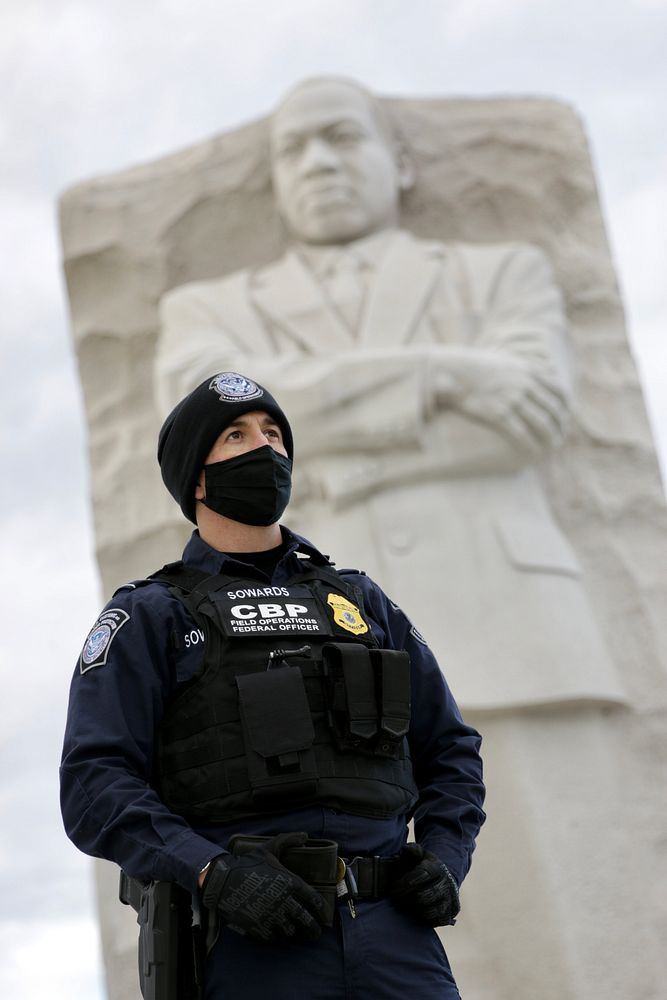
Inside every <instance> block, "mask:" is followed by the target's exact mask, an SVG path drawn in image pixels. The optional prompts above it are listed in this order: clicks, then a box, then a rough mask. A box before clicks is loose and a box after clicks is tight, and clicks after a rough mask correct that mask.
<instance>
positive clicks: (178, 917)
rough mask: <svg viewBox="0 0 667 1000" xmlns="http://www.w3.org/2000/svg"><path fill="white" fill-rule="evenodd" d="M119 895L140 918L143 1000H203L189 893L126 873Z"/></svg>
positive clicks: (196, 925)
mask: <svg viewBox="0 0 667 1000" xmlns="http://www.w3.org/2000/svg"><path fill="white" fill-rule="evenodd" d="M118 894H119V897H120V901H121V902H122V903H126V904H127V905H128V906H131V907H132V909H133V910H135V911H136V913H137V923H138V924H139V942H138V967H139V986H140V989H141V995H142V996H143V998H144V1000H201V997H202V996H203V976H202V972H203V944H202V940H201V928H200V927H199V922H198V920H197V919H196V914H194V918H193V908H192V896H191V895H190V893H188V892H186V891H185V889H182V888H181V887H180V886H179V885H177V884H176V883H175V882H140V881H139V880H138V879H135V878H131V877H130V876H129V875H127V874H126V873H125V872H123V871H121V873H120V886H119V893H118Z"/></svg>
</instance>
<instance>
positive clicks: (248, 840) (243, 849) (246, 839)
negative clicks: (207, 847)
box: [228, 833, 339, 927]
mask: <svg viewBox="0 0 667 1000" xmlns="http://www.w3.org/2000/svg"><path fill="white" fill-rule="evenodd" d="M273 839H274V838H273V837H255V836H245V835H244V834H240V833H237V834H234V836H233V837H230V840H229V845H228V846H229V851H230V853H231V854H233V855H234V856H235V857H241V856H243V855H244V854H249V853H250V852H251V851H253V850H256V849H257V847H260V846H262V845H264V844H266V843H268V841H270V840H273ZM280 862H281V864H282V865H284V866H285V868H287V870H288V871H290V872H292V874H293V875H298V876H299V878H301V879H303V881H304V882H306V883H307V884H308V885H310V886H312V887H313V889H317V891H318V892H319V893H320V895H321V896H322V897H323V899H324V902H325V904H326V905H325V911H324V914H323V916H322V920H323V923H325V924H326V925H327V927H332V926H333V921H334V913H335V910H336V899H337V894H336V884H337V882H338V878H337V874H338V872H339V862H338V844H337V843H336V842H335V841H334V840H317V839H314V838H309V839H308V840H307V841H306V843H305V844H304V845H303V846H300V847H286V848H285V849H284V850H283V852H282V854H281V856H280Z"/></svg>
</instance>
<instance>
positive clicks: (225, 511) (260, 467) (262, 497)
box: [202, 444, 292, 527]
mask: <svg viewBox="0 0 667 1000" xmlns="http://www.w3.org/2000/svg"><path fill="white" fill-rule="evenodd" d="M204 484H205V487H206V499H205V500H202V503H203V504H206V506H207V507H208V508H209V510H213V511H215V513H216V514H222V515H223V516H224V517H228V518H230V519H231V520H232V521H239V522H240V523H241V524H255V525H262V526H263V527H266V525H268V524H274V523H275V522H276V521H277V520H278V518H279V517H280V516H281V515H282V513H283V511H284V510H285V507H287V504H288V503H289V498H290V493H291V491H292V460H291V459H290V458H287V457H286V456H285V455H281V454H280V453H279V452H277V451H274V449H273V448H272V447H271V445H270V444H267V445H263V446H262V447H261V448H254V449H253V450H252V451H246V452H244V454H243V455H236V456H235V458H228V459H227V460H226V461H224V462H211V463H210V465H205V466H204Z"/></svg>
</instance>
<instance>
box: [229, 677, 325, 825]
mask: <svg viewBox="0 0 667 1000" xmlns="http://www.w3.org/2000/svg"><path fill="white" fill-rule="evenodd" d="M236 684H237V687H238V692H239V707H240V715H241V725H242V728H243V738H244V742H245V747H246V759H247V763H248V777H249V779H250V784H251V787H252V790H253V799H254V801H255V803H256V804H257V805H258V806H260V807H264V808H269V807H271V806H272V805H276V804H278V803H279V804H280V805H284V804H285V802H286V801H302V800H307V799H309V798H311V797H312V796H313V795H314V794H315V791H316V787H317V782H316V778H317V774H316V765H315V755H314V752H313V741H314V739H315V731H314V729H313V720H312V717H311V714H310V707H309V705H308V698H307V695H306V690H305V686H304V682H303V676H302V674H301V671H300V670H299V668H298V667H287V666H285V667H275V668H274V669H272V670H264V671H260V672H257V673H252V674H245V675H242V676H238V677H237V678H236Z"/></svg>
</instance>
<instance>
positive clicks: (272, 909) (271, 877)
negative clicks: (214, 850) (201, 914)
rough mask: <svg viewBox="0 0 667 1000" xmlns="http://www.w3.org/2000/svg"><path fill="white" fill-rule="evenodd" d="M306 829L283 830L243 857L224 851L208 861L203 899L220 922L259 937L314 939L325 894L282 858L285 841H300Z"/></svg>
mask: <svg viewBox="0 0 667 1000" xmlns="http://www.w3.org/2000/svg"><path fill="white" fill-rule="evenodd" d="M307 839H308V836H307V834H305V833H283V834H280V835H279V836H277V837H274V838H273V839H272V840H269V841H267V842H266V843H265V844H262V845H261V846H258V847H257V849H256V850H253V851H251V852H250V853H248V854H244V855H243V856H242V857H238V858H237V857H234V855H232V854H223V855H220V856H219V857H218V858H216V859H215V860H214V861H212V862H211V867H210V868H209V870H208V873H207V875H206V878H205V879H204V884H203V886H202V893H201V895H202V902H203V903H204V906H206V907H207V908H208V909H211V910H215V909H217V910H218V911H219V912H220V915H221V917H222V920H223V922H224V923H225V924H226V925H227V926H228V927H230V928H232V930H235V931H238V933H239V934H247V935H248V936H249V937H252V938H255V939H256V940H258V941H272V942H273V941H284V940H290V941H317V939H318V938H319V936H320V934H321V933H322V926H321V924H322V920H323V916H324V900H323V898H322V896H321V895H320V893H319V892H317V891H316V890H315V889H313V888H311V886H309V885H307V884H306V882H304V881H303V880H302V879H300V878H299V877H298V875H293V874H292V873H291V872H289V871H288V870H287V869H286V868H285V867H284V866H283V865H282V864H281V863H280V856H281V853H282V851H283V850H284V849H285V848H286V847H300V846H301V845H302V844H304V843H305V842H306V840H307Z"/></svg>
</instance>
